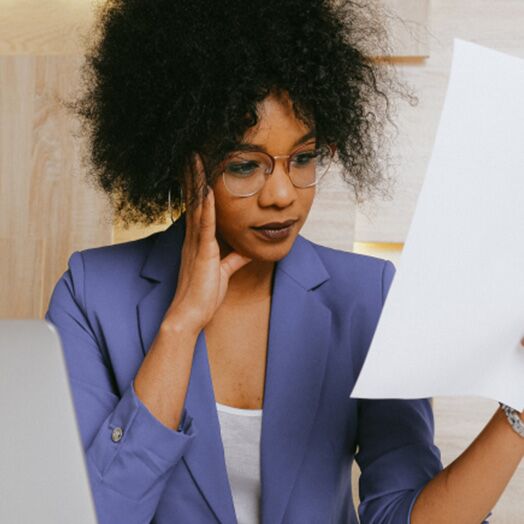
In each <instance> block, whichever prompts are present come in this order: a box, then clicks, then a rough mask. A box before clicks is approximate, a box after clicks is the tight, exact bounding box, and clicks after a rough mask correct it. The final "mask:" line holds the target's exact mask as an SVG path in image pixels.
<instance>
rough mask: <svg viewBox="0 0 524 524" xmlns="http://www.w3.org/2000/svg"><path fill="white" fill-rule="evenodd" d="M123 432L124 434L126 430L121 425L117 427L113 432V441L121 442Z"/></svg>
mask: <svg viewBox="0 0 524 524" xmlns="http://www.w3.org/2000/svg"><path fill="white" fill-rule="evenodd" d="M123 434H124V430H123V429H122V428H121V427H117V428H115V429H114V430H113V432H112V433H111V440H112V441H113V442H119V441H120V440H121V439H122V435H123Z"/></svg>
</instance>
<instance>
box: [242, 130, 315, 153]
mask: <svg viewBox="0 0 524 524" xmlns="http://www.w3.org/2000/svg"><path fill="white" fill-rule="evenodd" d="M316 136H317V132H316V129H311V130H310V131H308V132H307V133H306V134H305V135H304V136H302V137H301V138H299V139H298V140H297V141H296V142H295V143H294V144H293V145H292V146H291V147H292V148H295V147H297V146H298V145H300V144H303V143H304V142H306V141H307V140H309V139H310V138H316ZM234 147H235V149H237V150H239V151H262V152H264V153H267V150H266V148H265V147H264V146H259V145H258V144H250V143H249V142H239V143H236V144H235V145H234Z"/></svg>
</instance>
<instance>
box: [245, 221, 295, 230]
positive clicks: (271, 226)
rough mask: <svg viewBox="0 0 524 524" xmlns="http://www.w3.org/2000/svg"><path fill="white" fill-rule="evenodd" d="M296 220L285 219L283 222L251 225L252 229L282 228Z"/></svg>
mask: <svg viewBox="0 0 524 524" xmlns="http://www.w3.org/2000/svg"><path fill="white" fill-rule="evenodd" d="M295 222H296V220H293V219H291V220H286V221H285V222H268V223H267V224H263V225H261V226H253V228H254V229H282V228H284V227H287V226H290V225H291V224H294V223H295Z"/></svg>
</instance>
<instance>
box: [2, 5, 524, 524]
mask: <svg viewBox="0 0 524 524" xmlns="http://www.w3.org/2000/svg"><path fill="white" fill-rule="evenodd" d="M101 1H102V0H96V1H95V0H0V274H1V275H2V278H1V280H0V318H43V316H44V314H45V311H46V309H47V305H48V301H49V298H50V294H51V292H52V290H53V287H54V285H55V283H56V281H57V280H58V278H59V277H60V275H61V274H62V273H63V272H64V271H65V269H66V267H67V260H68V258H69V256H70V255H71V254H72V252H73V251H75V250H81V249H86V248H89V247H96V246H100V245H106V244H114V243H120V242H124V241H128V240H133V239H137V238H141V237H143V236H146V235H149V234H151V233H153V232H155V231H159V230H163V229H166V227H168V226H169V225H170V224H171V220H170V218H169V216H168V214H167V200H166V220H165V222H163V223H161V224H157V225H154V226H150V227H147V228H144V227H131V228H128V229H124V228H123V227H122V225H121V224H119V223H118V222H117V221H116V220H114V219H113V217H112V214H111V211H110V209H109V206H108V203H107V201H106V200H105V198H104V197H103V196H102V195H101V194H99V193H97V192H96V191H95V190H94V189H93V188H92V187H90V186H89V184H87V183H86V181H85V179H84V178H83V168H82V165H81V162H80V156H81V147H82V144H81V140H80V139H79V138H78V137H77V136H76V133H77V131H78V122H76V121H74V120H73V119H72V118H71V116H70V115H69V114H67V112H66V111H65V110H64V109H63V108H62V107H60V104H59V101H58V98H59V97H60V98H67V97H69V96H72V95H73V94H74V93H75V91H76V89H77V88H78V86H79V78H80V67H81V65H82V57H83V49H84V47H85V46H84V42H83V41H82V35H83V34H84V32H85V31H86V30H87V29H88V28H89V27H90V24H92V21H93V18H94V10H93V8H94V6H95V5H96V3H101ZM380 1H381V2H382V3H383V4H386V5H387V7H388V8H389V9H390V10H391V12H392V13H394V14H396V15H398V17H399V18H398V19H396V20H395V19H393V18H392V19H391V21H390V24H391V27H390V30H391V34H392V36H393V44H394V50H393V51H394V52H393V54H392V56H388V57H379V58H381V59H383V60H385V61H387V62H392V63H394V64H395V65H396V66H397V68H398V71H399V73H400V74H401V77H402V78H403V79H405V80H406V81H407V82H408V83H410V84H411V86H412V87H413V88H414V90H415V95H416V96H417V97H418V99H419V104H418V105H417V106H415V107H412V106H410V105H409V104H407V103H399V106H398V108H399V110H398V114H397V116H396V123H397V125H398V136H397V138H396V140H395V143H394V144H393V145H392V154H393V158H394V161H395V166H394V168H395V169H396V175H397V179H398V182H397V185H396V188H395V191H394V195H393V197H392V198H391V199H389V200H375V201H372V202H368V203H366V204H365V205H361V206H357V205H356V204H355V202H354V200H353V198H352V195H351V194H350V191H349V190H348V188H347V187H345V186H344V185H343V184H342V183H341V182H340V180H339V179H338V178H337V177H336V176H333V175H336V170H337V166H336V165H333V166H332V167H331V170H332V171H333V172H332V176H331V178H330V179H329V182H328V183H326V184H324V185H322V187H321V188H319V191H318V193H317V196H316V198H315V202H314V205H313V208H312V210H311V213H310V216H309V217H308V220H307V222H306V224H305V225H304V227H303V229H302V231H301V234H302V235H303V236H305V237H306V238H309V239H311V240H313V241H315V242H318V243H321V244H324V245H328V246H331V247H335V248H338V249H344V250H347V251H354V252H358V253H365V254H370V255H374V256H378V257H381V258H386V259H389V260H391V261H393V262H394V264H395V265H396V266H397V268H398V267H400V264H401V255H402V248H403V243H404V241H405V239H406V236H407V233H408V230H409V225H410V222H411V218H412V215H413V212H414V209H415V204H416V200H417V197H418V193H419V191H420V188H421V186H422V182H423V179H424V176H425V171H426V167H427V164H428V162H429V157H430V153H431V149H432V146H433V140H434V137H435V134H436V130H437V125H438V120H439V116H440V111H441V109H442V105H443V102H444V97H445V92H446V87H447V81H448V73H449V68H450V64H451V56H452V45H453V38H454V37H458V38H462V39H464V40H469V41H472V42H475V43H478V44H480V45H483V46H487V47H492V48H494V49H497V50H499V51H502V52H506V53H509V54H512V55H515V56H520V57H522V58H524V32H523V31H522V28H523V27H524V2H522V1H515V0H497V1H496V2H493V0H474V1H473V0H432V1H430V0H380ZM401 20H402V21H401ZM326 178H327V177H326ZM166 198H167V197H166ZM486 211H487V212H489V210H486ZM486 247H489V239H487V240H486ZM442 249H446V246H442ZM497 406H498V405H497V403H496V402H495V401H493V400H490V399H482V398H473V397H460V398H452V397H436V398H435V399H433V407H434V412H435V421H436V443H437V445H438V446H439V448H440V449H441V451H442V460H443V463H444V465H447V464H449V463H450V462H452V461H453V460H454V459H455V458H456V457H457V456H458V455H459V454H460V453H461V452H462V451H463V450H464V449H465V448H466V447H467V446H468V445H469V444H470V443H471V441H472V440H473V438H474V437H475V436H476V435H477V434H478V433H479V432H480V431H481V430H482V428H483V427H484V425H485V424H486V423H487V422H488V420H489V419H490V418H491V415H492V414H493V412H494V411H495V410H496V409H497ZM358 475H359V471H358V467H357V466H356V464H355V465H354V467H353V478H354V482H353V484H354V485H353V497H354V500H355V504H357V501H358V481H357V479H358ZM523 500H524V464H521V466H520V467H519V469H518V471H517V472H516V474H515V476H514V477H513V479H512V481H511V482H510V485H509V486H508V488H507V489H506V491H505V492H504V494H503V496H502V497H501V499H500V500H499V502H498V504H497V505H496V506H495V508H494V509H493V516H492V517H491V518H490V522H491V523H494V524H515V523H517V522H524V517H523V516H522V507H523V506H522V501H523Z"/></svg>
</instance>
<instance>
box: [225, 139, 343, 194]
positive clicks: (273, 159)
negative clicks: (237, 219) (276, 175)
mask: <svg viewBox="0 0 524 524" xmlns="http://www.w3.org/2000/svg"><path fill="white" fill-rule="evenodd" d="M306 147H307V145H303V146H300V147H298V148H297V149H295V150H294V151H293V152H292V153H290V154H289V155H275V156H273V155H270V154H269V153H266V152H265V151H238V152H236V151H233V155H234V154H235V153H238V154H241V153H244V152H245V153H253V152H254V153H258V154H262V155H265V156H266V157H268V158H269V159H270V163H271V167H270V169H269V171H266V172H265V173H264V176H265V181H264V184H262V186H261V187H260V189H257V190H256V191H254V192H253V193H249V194H248V195H238V194H237V193H234V192H233V191H231V189H229V187H228V186H227V184H226V172H225V170H224V171H222V179H223V181H224V186H225V188H226V189H227V190H228V191H229V192H230V193H231V194H232V195H234V196H238V197H241V198H244V197H245V198H247V197H250V196H253V195H256V194H257V193H258V192H259V191H261V190H262V188H263V187H264V185H265V183H266V182H267V179H268V177H269V176H270V175H272V174H273V171H274V170H275V166H276V161H277V159H278V158H285V159H286V174H287V175H288V176H289V163H290V158H291V157H292V156H294V155H295V154H296V153H297V152H299V151H300V150H302V149H305V148H306ZM322 147H327V148H328V149H329V150H330V153H331V155H330V158H329V164H328V166H327V168H326V170H325V171H324V173H322V175H321V176H320V178H318V179H317V180H315V182H313V183H312V184H308V185H307V186H297V185H296V184H295V183H294V182H293V180H292V179H291V177H290V176H289V179H290V180H291V183H292V184H293V185H294V186H295V187H298V188H300V189H305V188H308V187H313V186H316V185H317V184H318V183H319V182H320V180H321V179H322V178H323V177H324V175H325V174H326V173H327V172H328V171H329V168H330V167H331V163H332V162H333V157H334V156H335V152H336V150H337V146H336V144H334V143H331V144H322V145H321V146H319V147H317V148H315V149H320V148H322ZM232 158H234V156H233V157H231V156H229V157H228V158H227V159H226V160H224V161H223V162H222V163H221V164H220V165H219V168H218V170H222V169H223V167H224V164H225V163H226V162H228V161H230V160H231V159H232Z"/></svg>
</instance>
